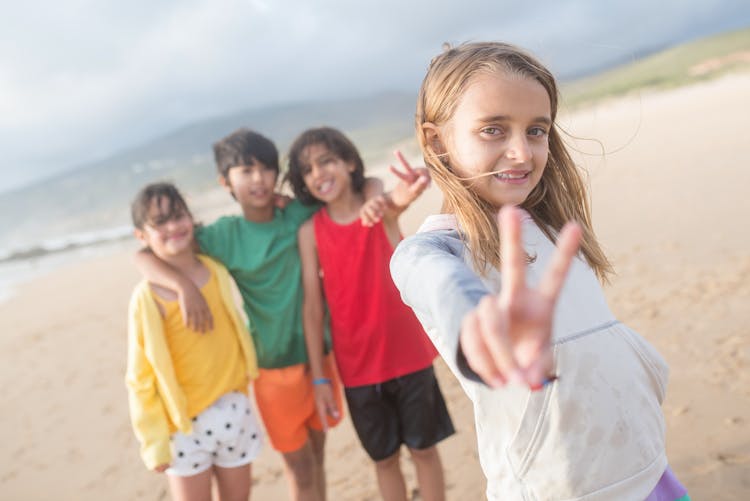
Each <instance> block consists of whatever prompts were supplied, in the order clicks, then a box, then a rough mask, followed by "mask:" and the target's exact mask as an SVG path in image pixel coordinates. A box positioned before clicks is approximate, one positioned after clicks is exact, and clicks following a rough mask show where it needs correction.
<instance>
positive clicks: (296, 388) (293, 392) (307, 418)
mask: <svg viewBox="0 0 750 501" xmlns="http://www.w3.org/2000/svg"><path fill="white" fill-rule="evenodd" d="M324 363H325V369H324V370H325V376H326V377H327V378H329V379H330V380H331V384H332V386H333V394H334V397H335V399H336V407H337V409H338V411H339V418H338V419H333V418H332V417H330V416H328V426H329V427H332V426H335V425H336V424H338V423H339V421H341V417H342V416H343V408H342V398H341V383H340V381H339V376H338V373H337V372H336V366H335V362H334V360H333V355H331V354H328V355H327V356H326V358H325V362H324ZM254 389H255V402H256V404H257V405H258V412H260V416H261V418H262V419H263V424H264V425H265V427H266V433H267V434H268V439H269V440H270V442H271V445H272V446H273V448H274V449H276V450H277V451H279V452H282V453H284V452H292V451H296V450H298V449H300V448H301V447H302V446H303V445H305V443H306V442H307V439H308V436H309V431H308V430H309V429H310V428H312V429H313V430H318V431H320V430H322V429H323V426H322V424H321V422H320V418H319V417H318V411H317V410H316V408H315V393H314V392H313V384H312V373H311V372H310V368H309V366H308V365H307V364H298V365H292V366H290V367H282V368H280V369H260V374H259V375H258V379H256V380H255V383H254Z"/></svg>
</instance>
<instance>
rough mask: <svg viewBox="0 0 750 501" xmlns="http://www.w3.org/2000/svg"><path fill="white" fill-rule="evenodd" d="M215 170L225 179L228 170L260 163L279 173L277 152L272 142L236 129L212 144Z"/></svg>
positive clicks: (253, 132)
mask: <svg viewBox="0 0 750 501" xmlns="http://www.w3.org/2000/svg"><path fill="white" fill-rule="evenodd" d="M214 158H215V159H216V170H218V171H219V174H221V175H222V176H224V177H227V175H228V173H229V169H231V168H232V167H238V166H240V165H252V164H254V163H255V162H260V163H262V164H263V165H264V166H266V167H268V168H269V169H273V170H275V171H276V173H277V174H278V173H279V151H278V150H277V149H276V146H275V145H274V144H273V141H271V140H270V139H268V138H267V137H265V136H263V135H261V134H258V133H257V132H255V131H253V130H250V129H244V128H243V129H237V130H236V131H234V132H232V133H231V134H229V135H228V136H227V137H225V138H223V139H221V140H219V141H217V142H215V143H214Z"/></svg>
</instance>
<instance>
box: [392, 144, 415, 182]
mask: <svg viewBox="0 0 750 501" xmlns="http://www.w3.org/2000/svg"><path fill="white" fill-rule="evenodd" d="M393 154H394V155H396V158H397V159H398V161H399V162H400V163H401V165H403V166H404V169H406V172H407V173H408V174H409V176H414V175H415V172H414V169H413V168H412V166H411V164H410V163H409V162H408V160H406V158H405V157H404V155H403V153H401V151H399V150H396V151H394V152H393Z"/></svg>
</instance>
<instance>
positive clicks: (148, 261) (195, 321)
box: [134, 249, 213, 332]
mask: <svg viewBox="0 0 750 501" xmlns="http://www.w3.org/2000/svg"><path fill="white" fill-rule="evenodd" d="M134 260H135V266H136V268H138V271H140V272H141V274H142V275H143V276H144V277H145V278H146V280H148V281H149V282H151V283H154V284H157V285H161V286H162V287H164V288H166V289H170V290H172V291H174V292H175V293H176V294H177V300H178V301H179V304H180V312H181V313H182V319H183V322H184V323H185V325H186V326H187V327H188V328H190V329H193V330H195V331H198V332H207V331H210V330H212V329H213V317H212V316H211V311H210V310H209V308H208V303H206V299H205V298H204V297H203V295H202V294H201V291H200V289H198V287H197V286H196V285H195V284H194V283H193V281H192V280H190V278H188V277H186V276H185V275H183V274H182V273H180V272H179V271H177V270H175V269H174V268H173V267H172V266H170V265H169V264H168V263H165V262H164V261H162V260H161V259H159V258H158V257H156V256H155V255H154V253H153V252H151V251H150V250H149V249H141V250H139V251H138V252H136V253H135V258H134Z"/></svg>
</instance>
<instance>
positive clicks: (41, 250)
mask: <svg viewBox="0 0 750 501" xmlns="http://www.w3.org/2000/svg"><path fill="white" fill-rule="evenodd" d="M132 231H133V230H132V227H131V226H123V225H118V226H114V227H107V228H102V229H100V230H92V231H85V232H79V233H72V234H70V235H61V236H56V237H52V238H48V239H45V240H42V241H40V242H38V243H31V244H27V245H26V246H24V247H16V248H11V247H6V248H0V302H4V301H7V300H8V299H9V298H11V297H13V294H15V292H16V289H17V287H18V286H19V285H21V284H23V283H25V282H27V281H29V280H32V279H34V278H36V277H39V276H42V275H44V274H45V273H48V272H50V271H53V270H55V269H57V268H59V267H62V266H65V265H68V264H71V263H75V262H78V261H82V260H85V259H90V258H92V257H98V256H102V255H106V254H111V253H114V252H118V251H123V250H126V249H134V248H136V247H137V245H138V244H137V243H136V242H135V240H134V239H133V238H132V236H131V235H132Z"/></svg>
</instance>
